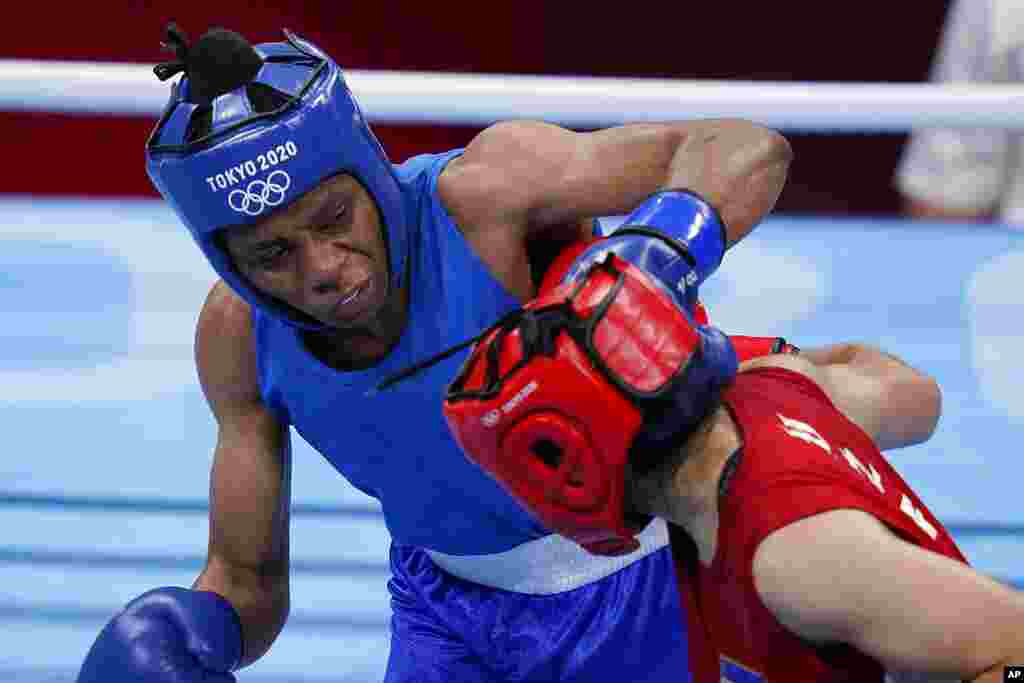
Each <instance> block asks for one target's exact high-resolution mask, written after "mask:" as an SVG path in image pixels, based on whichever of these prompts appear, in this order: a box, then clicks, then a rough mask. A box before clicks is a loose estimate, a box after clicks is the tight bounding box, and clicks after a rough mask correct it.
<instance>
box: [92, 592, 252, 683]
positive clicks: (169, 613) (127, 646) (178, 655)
mask: <svg viewBox="0 0 1024 683" xmlns="http://www.w3.org/2000/svg"><path fill="white" fill-rule="evenodd" d="M241 658H242V631H241V626H240V624H239V621H238V615H237V613H236V612H235V610H234V608H233V607H232V606H231V605H230V604H229V603H228V602H227V601H226V600H225V599H224V598H222V597H220V596H219V595H217V594H216V593H210V592H207V591H194V590H189V589H187V588H173V587H172V588H157V589H155V590H152V591H149V592H148V593H144V594H143V595H141V596H139V597H138V598H135V599H134V600H132V601H131V602H130V603H128V605H127V606H126V607H125V608H124V610H122V611H121V613H120V614H118V615H117V616H115V617H114V618H113V619H112V620H111V621H110V622H109V623H108V624H107V625H106V627H105V628H104V629H103V630H102V631H101V632H100V635H99V637H98V638H97V639H96V642H95V643H93V646H92V648H91V649H90V650H89V654H88V655H86V658H85V663H84V664H83V665H82V669H81V671H80V672H79V674H78V679H77V683H200V682H202V683H228V682H233V681H234V680H235V677H234V675H232V674H231V673H230V672H231V670H232V669H234V668H235V667H237V666H238V663H239V662H240V661H241Z"/></svg>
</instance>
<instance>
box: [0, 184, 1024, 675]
mask: <svg viewBox="0 0 1024 683" xmlns="http://www.w3.org/2000/svg"><path fill="white" fill-rule="evenodd" d="M1022 239H1024V238H1022V237H1018V236H1017V235H1016V234H1014V233H1012V232H1010V231H1007V230H1003V229H1001V228H998V227H994V228H993V227H982V226H971V225H930V224H911V223H905V222H899V221H892V220H890V221H882V220H878V221H875V220H850V219H837V220H831V219H829V220H826V219H806V218H801V219H794V218H787V217H776V218H773V219H771V220H769V221H768V222H766V224H765V225H763V226H762V227H761V228H760V229H759V230H758V232H757V233H755V235H754V236H752V237H751V238H749V239H748V241H747V242H745V243H744V244H742V245H740V246H739V247H737V248H736V249H734V250H733V251H732V252H731V253H730V254H729V255H728V257H727V259H726V263H725V265H724V266H723V268H722V271H721V272H720V273H719V274H718V275H716V276H715V279H714V280H713V281H712V282H711V283H709V284H708V285H707V286H706V288H705V299H706V301H707V303H708V305H709V308H710V309H711V313H712V319H713V320H714V321H715V322H716V323H717V324H718V325H719V326H720V327H722V328H723V329H725V330H726V331H729V332H737V333H741V332H742V333H750V334H782V335H784V336H786V337H788V338H790V339H791V340H792V341H794V342H795V343H797V344H799V345H802V346H812V345H815V344H822V343H827V342H830V341H841V340H862V341H869V342H873V343H877V344H880V345H882V346H883V347H885V348H887V349H888V350H890V351H892V352H894V353H896V354H898V355H900V356H902V357H904V358H905V359H907V360H908V361H910V362H911V363H912V364H915V365H916V366H918V367H920V368H922V369H925V370H927V371H929V372H930V373H932V374H934V375H935V376H936V377H937V378H938V379H939V381H940V383H941V384H942V386H943V390H944V405H945V414H944V417H943V420H942V422H941V425H940V427H939V430H938V432H937V433H936V435H935V437H934V438H933V439H932V440H931V441H930V442H929V443H927V444H925V445H922V446H918V447H914V448H910V449H906V450H903V451H898V452H894V453H892V454H891V458H892V460H893V462H894V464H895V465H896V466H897V468H898V469H899V470H900V471H901V472H902V473H903V474H904V475H905V477H906V478H907V479H908V480H909V481H910V483H911V484H912V485H913V486H914V487H915V488H916V490H917V491H918V492H919V493H920V494H921V495H922V497H923V498H924V500H925V501H926V502H927V503H928V504H929V505H930V507H931V508H932V509H933V510H934V511H935V512H936V513H937V514H938V515H939V517H940V518H941V519H942V520H943V521H945V522H946V523H947V525H949V526H951V527H952V528H953V529H954V530H955V532H956V535H957V537H958V540H959V541H960V542H961V545H962V547H963V548H964V550H965V551H966V552H967V554H968V555H969V557H970V558H971V560H972V562H974V563H975V564H976V566H978V567H979V568H981V569H982V570H983V571H986V572H989V573H991V574H993V575H996V576H999V577H1002V578H1004V579H1007V580H1010V581H1015V582H1019V581H1021V580H1022V579H1024V527H1022V526H1021V525H1022V523H1024V496H1022V495H1021V491H1020V489H1019V487H1020V486H1021V478H1022V475H1024V466H1022V464H1021V459H1022V456H1021V454H1020V453H1019V452H1018V451H1017V448H1018V447H1019V444H1021V443H1022V442H1024V394H1022V393H1021V392H1020V391H1019V387H1021V386H1024V363H1020V362H1018V361H1017V359H1018V356H1019V355H1020V353H1021V339H1022V338H1024V304H1022V303H1021V301H1022V296H1021V295H1022V290H1024V276H1022V275H1021V274H1022V273H1024V242H1022ZM0 241H2V245H3V249H2V250H0V316H2V318H0V319H2V320H3V334H0V387H2V388H3V391H2V392H0V428H2V429H3V433H4V435H5V442H6V444H7V448H6V449H5V450H6V455H5V457H4V458H3V459H2V460H0V529H2V530H3V531H2V535H0V577H2V578H3V579H4V580H3V581H0V586H3V588H2V589H0V632H3V633H4V634H5V638H4V642H3V646H2V647H0V681H7V680H11V681H15V680H17V681H20V682H28V683H32V682H35V681H70V680H73V677H74V672H75V670H76V669H77V666H78V665H79V664H80V662H81V659H82V657H83V656H84V653H85V651H86V650H87V648H88V647H89V645H90V644H91V642H92V640H93V638H94V636H95V634H96V633H97V632H98V630H99V629H100V628H101V627H102V625H103V623H104V622H105V621H106V620H107V619H108V618H109V616H110V615H111V614H112V613H113V612H114V611H115V610H116V609H117V607H118V606H120V605H121V604H123V603H124V602H126V601H128V600H129V599H131V598H132V597H134V596H135V595H137V594H139V593H141V592H143V591H144V590H147V589H149V588H151V587H154V586H157V585H166V584H178V585H188V584H190V583H191V581H192V580H193V579H194V577H195V575H196V573H197V572H198V571H199V569H200V567H201V564H202V561H203V558H204V555H205V550H206V533H207V532H206V516H205V507H204V506H205V497H206V492H207V484H208V481H207V476H208V469H209V465H210V454H211V452H212V446H213V440H214V429H213V422H212V419H211V418H210V416H209V414H208V412H207V409H206V406H205V403H204V402H203V399H202V396H201V394H200V392H199V388H198V385H197V382H196V378H195V371H194V367H193V363H192V335H193V330H194V324H195V320H196V316H197V313H198V310H199V307H200V306H201V304H202V302H203V299H204V297H205V294H206V292H207V290H208V289H209V286H210V285H211V284H212V282H213V277H212V274H211V271H210V270H209V268H208V266H207V265H206V263H205V262H204V261H203V260H202V258H201V255H200V253H199V251H198V249H197V248H196V247H195V246H194V245H193V244H192V242H191V241H190V240H189V239H188V238H187V237H186V236H185V234H184V231H183V229H182V228H180V227H179V226H178V225H177V223H176V222H175V220H174V219H173V217H172V216H171V214H170V212H169V211H168V210H167V209H166V207H165V206H163V205H162V204H161V203H158V202H151V201H137V200H136V201H78V200H75V201H70V200H69V201H52V200H51V201H40V200H34V199H31V198H19V197H13V198H10V197H9V198H6V199H3V200H0ZM296 444H297V448H296V464H295V472H294V491H295V497H296V506H297V509H296V514H295V521H294V523H293V527H294V530H293V534H294V538H293V542H292V548H293V550H292V552H293V557H294V561H293V566H294V573H295V577H294V588H293V611H292V615H293V616H292V619H291V621H290V622H289V625H288V626H287V628H286V629H285V632H284V634H283V635H282V636H281V638H280V639H279V641H278V643H277V644H275V646H274V647H273V649H272V650H271V653H270V654H269V655H268V656H267V657H265V658H264V659H263V660H261V661H260V662H259V663H257V664H256V665H254V666H253V667H251V668H250V669H248V670H246V671H245V672H243V674H242V675H241V680H243V681H257V682H258V681H267V682H268V683H269V682H270V681H274V682H280V683H292V682H296V683H297V682H299V681H327V680H330V681H335V682H344V681H353V682H356V681H359V682H362V681H375V680H380V678H381V675H382V672H383V668H384V663H385V661H386V658H387V647H388V646H387V620H388V598H387V591H386V587H385V582H386V580H387V568H386V559H387V545H388V536H387V532H386V530H385V528H384V524H383V522H382V520H381V518H380V515H379V513H378V508H377V506H376V504H375V502H374V501H372V500H370V499H368V498H366V497H365V496H363V495H362V494H361V493H359V492H357V491H355V490H354V489H352V488H351V487H349V486H348V485H347V484H345V483H344V481H343V480H341V479H340V478H339V477H338V476H337V475H335V474H334V472H333V470H331V469H330V468H329V467H328V466H327V465H326V464H324V463H323V462H322V460H321V459H320V457H319V456H318V455H317V454H316V453H315V452H313V451H312V449H310V448H309V447H308V446H307V445H305V444H304V443H303V442H301V440H298V438H297V437H296Z"/></svg>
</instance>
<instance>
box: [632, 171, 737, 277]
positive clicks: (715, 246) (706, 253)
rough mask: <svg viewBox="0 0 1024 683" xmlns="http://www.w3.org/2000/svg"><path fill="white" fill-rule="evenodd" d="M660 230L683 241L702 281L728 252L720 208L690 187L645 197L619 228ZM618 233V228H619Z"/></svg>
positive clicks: (715, 268) (678, 240)
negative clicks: (702, 197) (726, 250)
mask: <svg viewBox="0 0 1024 683" xmlns="http://www.w3.org/2000/svg"><path fill="white" fill-rule="evenodd" d="M630 227H632V228H637V227H643V228H648V229H653V230H657V231H658V232H660V233H662V234H664V235H666V236H667V237H671V238H672V239H674V240H676V241H677V242H680V243H682V244H683V246H685V247H686V250H687V251H688V252H689V253H690V256H692V257H693V260H694V270H696V271H697V275H698V278H699V281H700V282H703V281H705V280H706V279H707V278H708V277H709V276H710V275H711V274H712V273H714V272H715V271H716V270H718V266H719V265H721V263H722V257H723V256H724V255H725V244H726V235H725V224H724V223H722V218H721V216H719V215H718V211H716V210H715V208H714V207H713V206H711V205H710V204H708V203H707V202H706V201H704V200H703V199H701V198H700V197H699V196H698V195H696V194H694V193H693V192H690V191H688V190H663V191H661V192H656V193H654V194H652V195H651V196H650V197H648V198H647V199H645V200H644V201H643V203H641V204H640V206H638V207H637V208H636V209H635V210H634V211H633V213H631V214H629V216H627V217H626V221H625V222H624V223H623V224H622V225H621V226H620V227H619V228H618V229H619V230H622V229H625V228H630ZM616 232H617V231H616Z"/></svg>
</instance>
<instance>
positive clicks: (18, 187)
mask: <svg viewBox="0 0 1024 683" xmlns="http://www.w3.org/2000/svg"><path fill="white" fill-rule="evenodd" d="M571 4H576V3H555V2H551V1H550V0H549V1H548V2H544V1H542V0H518V1H517V2H516V3H508V4H506V3H486V4H477V5H470V4H466V3H407V2H399V3H392V2H385V1H382V2H375V3H367V2H362V3H341V2H336V1H334V2H331V1H329V0H306V1H305V2H293V3H289V4H282V5H281V6H280V7H267V6H265V5H264V6H260V5H259V4H257V3H252V2H243V1H242V0H216V1H215V2H211V1H209V0H208V1H206V2H199V1H197V0H178V1H177V2H175V3H166V4H161V5H159V6H156V7H154V6H152V5H151V4H150V3H141V2H136V3H125V2H122V3H115V2H102V1H101V2H93V3H82V4H78V3H75V4H72V3H67V4H65V5H63V6H58V5H52V4H47V3H38V5H37V6H33V5H31V4H27V3H19V6H20V8H21V9H20V11H19V14H21V15H23V17H19V19H18V21H17V24H16V25H13V24H12V25H9V26H8V30H7V31H5V32H4V33H5V35H4V41H3V44H2V45H0V57H2V58H11V57H17V58H32V59H87V60H102V61H125V62H149V63H155V62H157V61H162V60H165V59H168V58H169V57H170V56H169V55H168V54H167V53H163V52H161V51H160V47H159V42H160V39H161V37H162V30H161V29H162V26H163V24H164V23H165V22H166V21H167V20H169V19H173V20H175V21H177V22H178V23H179V25H180V26H181V27H182V28H183V29H184V30H185V31H186V32H188V33H189V34H190V35H191V36H193V37H195V36H197V35H199V34H200V33H202V31H203V30H205V29H206V28H207V27H209V26H212V25H220V26H225V27H228V28H232V29H235V30H238V31H240V32H242V33H243V34H245V35H246V36H247V37H249V38H250V39H251V40H253V41H254V42H260V41H264V40H276V39H277V38H278V37H279V36H280V31H279V29H280V28H281V27H288V28H290V29H292V30H294V31H297V32H299V33H300V34H302V35H303V36H305V37H307V38H309V39H310V40H313V41H314V42H316V43H318V44H319V45H321V46H322V47H324V48H325V49H327V50H328V51H329V52H330V53H331V54H332V55H333V56H334V57H335V58H336V59H337V60H338V62H339V63H341V64H342V66H347V67H349V68H363V69H371V68H373V69H399V68H400V69H423V70H441V71H475V72H480V73H534V74H560V75H571V74H586V75H601V76H656V77H669V78H732V79H744V80H747V79H751V80H800V81H802V80H810V81H918V80H922V79H924V78H925V77H926V75H927V70H928V65H929V63H930V60H931V56H932V50H933V48H934V46H935V44H936V41H937V40H938V32H939V30H940V28H941V25H942V21H943V18H944V15H945V11H946V2H944V1H934V0H933V1H930V2H929V1H920V2H916V3H901V4H897V3H891V5H890V11H889V12H887V13H885V14H880V13H878V11H877V9H878V8H879V7H880V5H879V4H874V3H867V4H866V5H864V4H860V3H814V5H813V6H811V5H812V4H811V3H786V4H788V5H797V4H799V5H803V6H804V7H801V8H796V7H782V8H780V7H778V6H779V5H782V4H783V3H753V2H748V1H746V0H718V2H713V3H708V4H707V5H704V4H700V5H698V4H697V3H687V2H676V3H672V5H671V9H667V8H668V7H670V5H669V4H668V3H663V5H664V6H665V7H666V9H662V10H660V11H655V10H652V9H650V7H649V6H648V7H647V8H645V9H642V10H640V11H637V10H628V9H627V6H625V5H620V6H618V7H617V8H615V9H612V8H607V9H604V10H597V9H595V8H597V7H598V4H597V3H593V4H591V3H588V4H587V6H588V7H589V9H586V10H575V9H573V8H572V7H570V6H569V5H571ZM710 5H714V6H713V7H712V6H710ZM868 5H870V6H873V7H874V8H875V10H876V11H870V10H869V9H868V7H867V6H868ZM902 5H907V6H908V7H907V8H900V7H902ZM910 5H914V6H913V8H911V7H910ZM635 6H636V7H638V8H641V7H644V3H639V4H636V5H635ZM897 8H900V9H897ZM152 124H153V120H150V119H143V118H128V117H124V118H122V117H115V118H98V117H85V116H73V115H58V114H23V113H0V133H2V134H3V140H4V145H5V147H6V148H7V150H8V155H7V158H8V159H18V161H19V163H17V164H4V165H2V166H0V191H2V192H8V193H45V194H76V195H81V194H96V195H148V196H153V195H154V192H153V190H152V188H151V187H150V185H149V181H148V179H147V178H146V175H145V172H144V170H143V159H142V147H143V142H144V140H145V138H146V136H147V134H148V132H149V130H150V128H151V127H152ZM376 130H377V132H378V134H379V135H380V137H381V139H382V141H383V142H384V145H385V147H386V148H387V149H388V150H389V152H390V154H391V156H392V158H393V159H395V160H402V159H405V158H406V157H408V156H410V155H412V154H416V153H419V152H426V151H439V150H441V149H447V148H450V147H454V146H460V145H463V144H465V143H466V142H467V141H468V140H469V139H470V138H471V137H472V135H473V134H474V133H475V132H476V129H471V128H461V127H439V126H438V127H426V126H415V127H411V126H401V127H398V126H381V127H377V128H376ZM789 137H790V140H791V141H792V142H793V145H794V148H795V151H796V161H795V164H794V166H793V170H792V175H791V181H790V183H789V185H788V187H787V188H786V191H785V192H784V194H783V196H782V198H781V200H780V206H779V208H780V210H782V211H787V212H796V213H800V212H823V213H846V212H852V213H868V214H885V213H892V212H895V211H897V210H898V208H899V199H898V196H897V195H896V194H895V192H894V191H893V189H892V186H891V179H892V172H893V168H894V166H895V163H896V161H897V159H898V156H899V153H900V150H901V147H902V144H903V142H904V139H905V138H904V136H902V135H870V136H866V135H842V136H825V135H793V134H790V135H789ZM61 155H73V157H74V158H75V159H76V160H78V161H77V162H76V163H75V164H74V165H70V164H63V163H59V162H58V161H57V160H58V159H60V157H61ZM82 160H90V162H89V163H88V165H83V164H82V163H81V161H82ZM72 168H77V169H79V171H78V172H73V173H72V172H69V169H72ZM84 170H87V171H88V172H83V171H84Z"/></svg>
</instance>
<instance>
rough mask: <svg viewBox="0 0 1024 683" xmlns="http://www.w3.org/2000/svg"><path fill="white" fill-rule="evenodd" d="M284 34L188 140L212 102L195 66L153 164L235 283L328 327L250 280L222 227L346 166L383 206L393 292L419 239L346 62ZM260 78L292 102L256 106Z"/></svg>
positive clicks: (151, 153) (278, 310)
mask: <svg viewBox="0 0 1024 683" xmlns="http://www.w3.org/2000/svg"><path fill="white" fill-rule="evenodd" d="M284 33H285V38H286V42H282V43H263V44H260V45H255V46H253V47H254V49H255V51H256V53H257V54H258V55H259V57H260V58H261V59H262V60H263V63H262V66H259V71H258V72H257V73H256V75H255V77H254V78H253V79H252V80H251V82H250V83H248V84H246V85H242V86H240V87H238V88H236V89H234V90H231V91H230V92H226V93H224V94H222V95H219V96H216V97H214V98H212V101H211V103H210V107H212V120H211V125H210V130H209V133H207V134H205V135H202V137H200V138H199V139H196V140H190V139H189V130H190V124H193V117H196V116H199V115H201V114H203V113H204V111H203V105H202V104H197V103H195V102H193V101H190V98H189V80H190V79H189V76H188V73H187V72H186V74H185V76H184V77H182V79H181V80H180V81H179V82H178V83H177V84H176V85H175V86H174V87H173V88H172V90H171V99H170V102H169V103H168V104H167V108H166V109H165V110H164V113H163V116H162V117H161V119H160V121H159V123H157V126H156V128H155V129H154V130H153V132H152V134H151V135H150V138H149V141H148V143H147V145H146V171H147V172H148V173H149V177H150V179H151V180H152V181H153V184H154V185H156V188H157V189H158V190H159V191H160V194H161V195H163V197H164V199H166V200H167V201H168V203H170V205H171V206H172V207H173V208H174V211H175V212H176V213H177V214H178V217H179V218H181V220H182V222H183V223H184V224H185V225H186V226H187V227H188V229H189V231H190V232H191V233H192V237H193V238H194V239H195V241H196V242H197V243H198V244H199V247H200V249H202V250H203V253H204V254H205V255H206V258H207V259H209V261H210V264H211V265H212V266H213V268H214V270H216V271H217V274H218V275H220V277H221V278H223V279H224V281H225V282H227V283H228V284H229V285H230V286H231V288H232V289H234V290H235V292H237V293H238V294H239V295H240V296H241V297H242V298H244V299H245V300H246V301H247V302H249V303H250V304H251V305H253V306H257V307H259V308H261V309H263V310H264V311H266V312H268V313H270V314H271V315H274V316H276V317H278V318H281V319H283V320H284V321H286V322H288V323H289V324H292V325H295V326H297V327H302V328H307V329H319V328H322V327H323V325H322V324H321V323H319V322H318V321H316V320H314V319H313V318H311V317H309V316H307V315H305V314H303V313H301V312H300V311H297V310H295V309H294V308H292V307H290V306H288V305H286V304H284V303H283V302H280V301H278V300H276V299H274V298H272V297H269V296H267V295H265V294H263V293H261V292H260V291H259V290H257V289H256V288H254V287H253V286H252V285H251V284H249V282H248V281H247V280H246V279H245V278H244V277H243V276H242V275H241V274H240V273H239V272H238V271H237V270H236V268H235V267H234V265H233V263H232V260H231V258H230V256H229V255H228V254H227V253H226V252H225V251H224V250H223V248H222V247H221V246H220V245H219V244H218V243H217V240H216V239H215V238H214V233H215V232H216V231H217V230H219V229H221V228H225V227H228V226H235V225H243V224H249V223H254V222H256V221H258V220H260V219H262V218H264V217H266V216H267V214H269V213H270V212H271V211H273V210H275V209H279V208H282V207H284V206H287V205H289V204H291V203H292V202H294V201H295V200H296V199H298V198H299V197H301V196H302V195H303V194H304V193H306V192H308V191H310V190H312V189H313V188H314V187H316V185H318V184H319V183H320V182H321V181H322V180H324V179H326V178H328V177H330V176H332V175H335V174H337V173H341V172H345V173H349V174H351V175H352V176H354V177H355V178H356V179H357V180H359V181H360V182H361V183H362V184H363V186H364V187H365V188H366V190H367V191H368V192H369V193H370V196H371V197H373V199H374V201H375V202H376V204H377V208H378V209H379V211H380V215H381V219H382V221H383V226H384V239H385V243H386V244H387V248H388V258H389V267H390V287H391V289H392V291H394V290H395V289H397V288H398V287H400V286H401V284H402V276H403V273H404V272H405V269H406V268H407V264H408V259H409V249H410V239H411V238H410V234H409V226H408V224H407V223H406V218H405V211H404V209H403V206H404V205H403V201H404V200H403V198H402V193H401V189H400V187H399V183H398V178H397V176H396V175H395V172H394V167H393V166H392V164H391V162H390V161H389V160H388V158H387V155H386V154H385V153H384V150H383V148H382V147H381V145H380V143H379V142H378V141H377V138H376V137H375V136H374V135H373V133H372V132H371V131H370V128H369V127H368V126H367V124H366V121H365V120H364V118H363V114H362V112H361V110H360V109H359V105H358V104H357V103H356V101H355V99H354V98H353V97H352V93H351V91H349V89H348V87H347V85H346V84H345V79H344V78H343V76H342V72H341V69H340V68H339V67H338V65H337V64H336V63H335V62H334V61H333V60H332V59H331V58H330V57H328V56H327V55H326V54H325V53H324V52H323V51H321V50H320V49H319V48H317V47H316V46H314V45H312V44H311V43H309V42H307V41H305V40H302V39H300V38H298V37H297V36H295V35H294V34H292V33H291V32H289V31H287V30H285V32H284ZM254 87H256V88H261V87H262V88H264V89H265V88H270V89H272V90H273V91H276V92H277V93H279V94H280V95H282V96H283V97H282V98H281V99H282V100H285V101H284V104H283V105H281V106H279V107H278V108H276V109H274V110H273V111H269V112H265V113H259V112H257V109H256V107H255V106H254V104H253V100H252V90H251V89H252V88H254ZM193 125H194V124H193Z"/></svg>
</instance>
